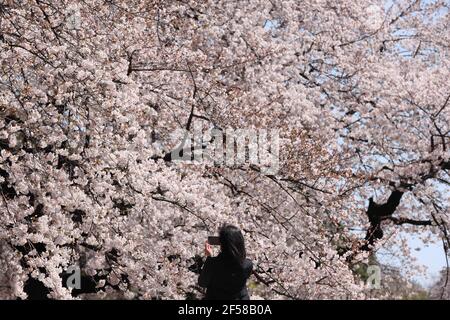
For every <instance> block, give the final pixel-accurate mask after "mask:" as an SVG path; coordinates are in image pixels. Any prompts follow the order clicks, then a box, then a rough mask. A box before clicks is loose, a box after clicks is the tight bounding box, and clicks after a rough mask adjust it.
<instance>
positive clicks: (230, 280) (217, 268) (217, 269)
mask: <svg viewBox="0 0 450 320" xmlns="http://www.w3.org/2000/svg"><path fill="white" fill-rule="evenodd" d="M252 269H253V263H252V262H251V261H250V260H249V259H245V260H244V262H243V263H242V265H236V264H235V263H233V262H231V261H230V259H227V258H226V257H225V256H224V255H223V254H222V253H220V254H219V255H218V256H217V257H207V258H206V261H205V263H204V264H203V268H202V271H201V273H200V276H199V277H198V284H199V285H200V286H201V287H203V288H206V296H205V299H207V300H250V297H249V295H248V291H247V285H246V284H247V279H248V278H249V277H250V275H251V273H252Z"/></svg>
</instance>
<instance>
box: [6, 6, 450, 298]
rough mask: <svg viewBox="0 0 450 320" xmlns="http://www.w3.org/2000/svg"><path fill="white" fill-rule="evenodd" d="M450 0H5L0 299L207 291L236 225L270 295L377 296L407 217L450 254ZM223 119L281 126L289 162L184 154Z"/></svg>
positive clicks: (243, 125) (282, 154)
mask: <svg viewBox="0 0 450 320" xmlns="http://www.w3.org/2000/svg"><path fill="white" fill-rule="evenodd" d="M449 5H450V4H449V2H448V0H435V1H420V0H399V1H395V2H386V1H381V0H373V1H372V0H366V1H357V2H356V1H325V0H307V1H301V2H299V1H277V0H272V1H262V0H248V1H209V0H206V1H198V0H184V1H160V0H146V1H134V0H132V1H123V0H85V1H75V0H62V1H57V2H54V1H47V0H21V1H19V0H5V1H2V3H1V4H0V61H1V65H0V70H1V73H0V115H1V118H0V148H1V151H0V189H1V200H0V208H1V215H0V297H2V298H22V299H25V298H27V297H30V295H31V291H32V290H31V289H30V288H34V289H36V288H39V289H40V292H41V293H43V294H45V295H48V297H49V298H54V299H69V298H74V297H81V295H80V294H82V293H91V294H94V295H95V296H96V297H99V298H101V297H105V296H108V295H115V296H116V297H119V298H126V299H133V298H138V299H159V298H162V299H174V298H177V299H183V298H187V297H197V296H199V295H200V292H199V288H198V287H197V283H196V281H197V275H196V272H198V268H199V267H200V265H201V259H200V256H199V255H201V250H202V244H203V242H204V241H205V239H206V236H207V235H209V234H211V233H214V232H216V231H217V228H218V227H219V226H220V225H221V224H222V223H224V222H227V223H234V224H236V225H238V226H239V227H240V228H241V229H242V230H243V232H244V234H245V237H246V241H247V246H248V252H249V256H250V258H252V259H253V260H254V262H255V270H254V272H253V281H254V282H255V283H257V287H258V293H257V294H258V296H259V297H262V298H267V299H278V298H282V299H284V298H288V299H318V298H328V299H330V298H331V299H342V298H358V299H363V298H365V286H364V283H362V281H361V279H360V278H358V275H357V274H356V273H355V271H354V270H355V266H356V265H358V264H360V263H362V262H367V259H368V257H369V256H370V255H371V254H373V253H374V252H376V250H378V248H380V247H382V246H383V245H392V244H391V243H389V241H391V235H393V234H395V233H397V232H399V230H403V231H405V230H406V231H408V232H419V233H422V232H424V231H426V234H428V232H432V233H433V234H434V235H436V236H438V237H440V238H442V241H443V247H444V249H445V250H444V251H445V252H444V254H448V253H447V248H448V246H449V245H450V241H449V237H448V225H449V223H450V220H449V218H448V208H449V194H450V192H449V184H450V180H449V179H450V178H449V170H450V151H449V148H450V146H449V143H450V139H449V138H450V128H449V123H450V111H449V110H450V107H449V105H450V90H449V89H450V88H449V87H450V85H449V81H448V77H449V75H450V63H449V58H450V55H449V46H448V43H450V33H449V31H448V30H450V28H449V27H450V26H449V23H450V15H449V12H448V10H449ZM230 128H231V129H235V130H237V129H251V130H277V131H278V132H279V133H280V149H279V167H278V170H277V171H276V172H274V173H273V174H267V172H265V171H264V170H263V164H261V165H258V164H256V165H255V164H238V165H236V164H226V163H225V164H217V163H214V162H212V163H211V162H208V161H181V162H180V161H175V159H174V157H173V155H174V153H173V150H178V151H179V149H176V148H177V146H178V145H179V142H180V141H179V139H175V138H174V137H175V136H176V135H174V133H175V132H179V131H180V130H183V132H187V133H192V132H193V131H195V130H203V131H205V132H208V130H209V131H210V130H212V129H214V130H216V131H217V130H218V131H219V132H226V130H227V129H230ZM212 144H213V141H212V139H206V138H205V139H204V140H203V141H202V142H198V141H194V146H193V147H192V148H188V149H189V150H185V154H184V155H186V154H188V155H189V153H188V151H191V152H192V149H196V148H198V149H199V150H200V151H202V150H204V151H207V150H209V149H210V148H211V145H212ZM182 147H183V146H182ZM182 150H184V149H182ZM188 157H190V156H188ZM260 160H261V161H262V162H263V161H264V159H260ZM355 229H361V230H364V232H365V234H363V235H361V234H360V233H358V232H355V231H354V230H355ZM403 247H404V251H405V254H407V253H408V248H407V246H403ZM74 265H76V266H79V268H80V270H81V274H82V279H83V280H82V286H81V289H76V288H70V287H68V286H67V283H66V281H65V279H66V278H67V269H68V268H69V267H70V266H74ZM255 292H256V291H255Z"/></svg>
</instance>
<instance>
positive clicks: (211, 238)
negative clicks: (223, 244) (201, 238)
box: [208, 236, 220, 246]
mask: <svg viewBox="0 0 450 320" xmlns="http://www.w3.org/2000/svg"><path fill="white" fill-rule="evenodd" d="M208 243H209V244H210V245H212V246H220V240H219V237H217V236H209V237H208Z"/></svg>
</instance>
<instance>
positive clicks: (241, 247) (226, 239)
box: [219, 224, 246, 263]
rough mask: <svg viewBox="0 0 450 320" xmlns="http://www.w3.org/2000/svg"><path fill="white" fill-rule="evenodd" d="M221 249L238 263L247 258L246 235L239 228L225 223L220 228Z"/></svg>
mask: <svg viewBox="0 0 450 320" xmlns="http://www.w3.org/2000/svg"><path fill="white" fill-rule="evenodd" d="M219 240H220V250H221V252H222V253H223V254H224V255H225V256H227V257H229V258H231V259H232V260H234V261H235V262H237V263H242V262H244V260H245V257H246V252H245V244H244V236H243V235H242V233H241V230H239V228H237V227H235V226H233V225H229V224H225V225H223V226H222V227H221V228H220V230H219Z"/></svg>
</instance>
